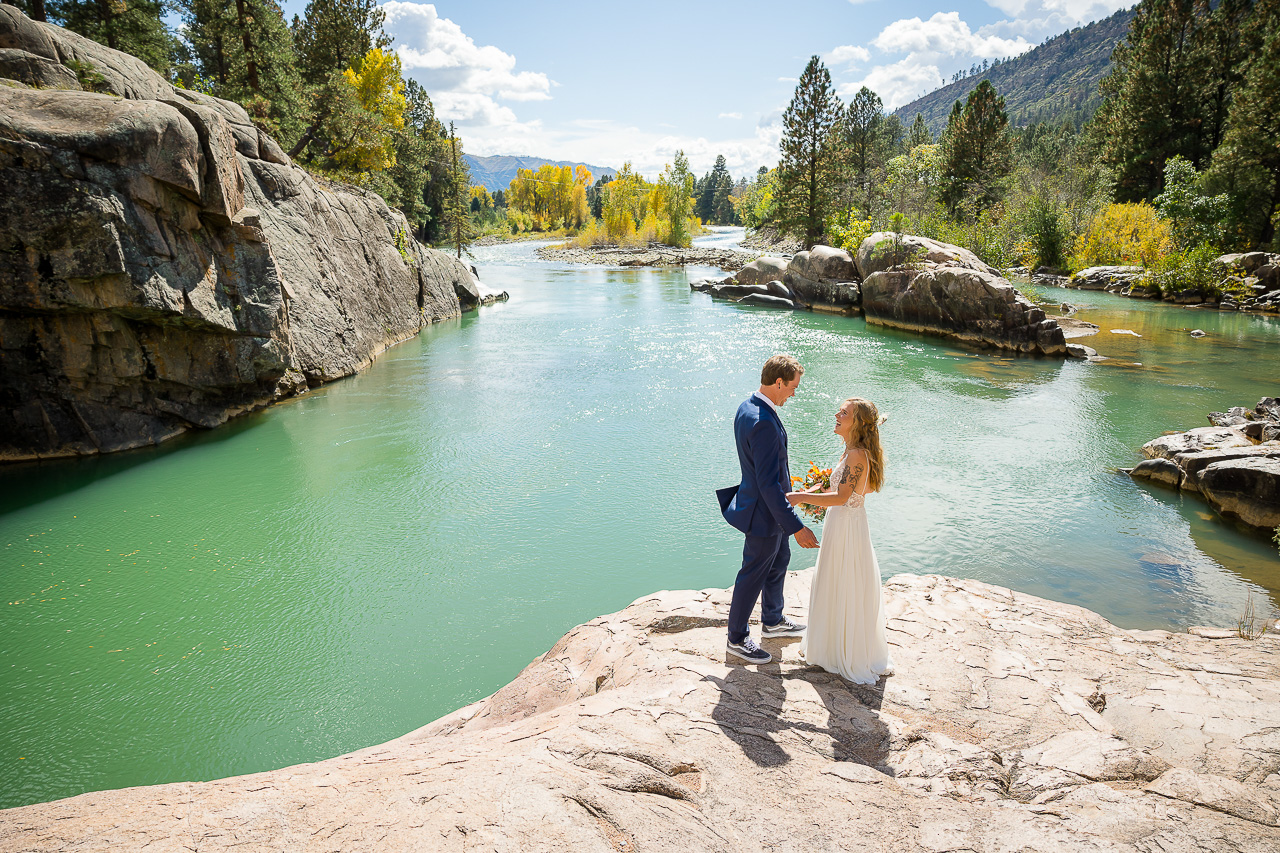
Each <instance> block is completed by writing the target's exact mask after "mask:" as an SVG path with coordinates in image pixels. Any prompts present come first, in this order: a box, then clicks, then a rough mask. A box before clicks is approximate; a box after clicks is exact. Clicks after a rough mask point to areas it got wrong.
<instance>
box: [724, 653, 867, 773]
mask: <svg viewBox="0 0 1280 853" xmlns="http://www.w3.org/2000/svg"><path fill="white" fill-rule="evenodd" d="M704 677H705V678H706V680H708V681H710V682H713V683H714V684H716V685H717V686H718V687H719V688H720V696H719V698H718V699H717V701H716V705H715V707H714V708H713V709H712V711H711V718H712V719H713V720H715V721H716V724H717V725H718V726H719V727H720V730H721V731H723V732H724V733H725V735H726V736H727V737H728V738H729V739H730V740H732V741H733V742H734V743H736V744H737V745H738V747H739V748H740V749H741V750H742V752H743V754H744V755H746V756H747V758H749V759H751V761H753V762H755V763H756V764H757V765H759V766H761V767H779V766H781V765H783V764H786V763H787V762H788V761H790V760H791V755H790V754H789V753H788V752H787V751H786V749H784V748H783V745H782V744H781V743H779V740H778V738H777V735H779V734H782V733H785V732H788V731H790V732H794V733H796V734H797V735H799V736H800V737H801V738H803V739H804V740H805V741H807V742H808V743H809V744H810V746H811V747H813V748H815V749H817V750H818V751H821V752H825V751H826V749H827V748H828V746H827V744H828V742H829V744H830V747H829V748H830V750H831V753H832V755H831V757H832V758H834V760H836V761H854V762H857V763H859V764H865V765H867V766H869V767H874V768H882V767H884V766H885V764H886V761H887V759H888V756H889V740H890V736H889V728H888V726H886V725H885V724H884V722H883V721H882V720H881V719H880V715H879V713H878V712H879V710H880V707H881V705H883V703H884V689H885V678H884V677H883V676H882V677H881V678H880V680H879V681H878V682H877V683H876V684H871V685H860V684H852V683H850V682H848V681H845V680H844V679H843V678H841V677H840V676H838V675H834V674H832V673H829V672H826V671H825V670H823V669H821V668H819V667H816V666H806V667H800V668H794V667H789V668H788V669H787V670H786V671H783V669H782V667H781V666H780V665H779V664H778V663H777V662H776V660H775V662H773V663H768V664H765V665H763V666H759V667H744V666H734V667H733V668H732V669H731V670H729V674H728V675H727V676H726V677H725V678H717V677H715V676H712V675H708V676H704ZM791 681H804V682H807V683H808V684H809V685H811V686H812V687H813V689H814V690H815V691H816V692H817V694H818V698H819V699H820V700H821V702H822V705H823V706H824V707H825V710H826V716H827V719H826V721H825V724H823V722H822V721H821V720H806V719H804V718H803V717H804V710H805V705H806V703H795V704H796V710H797V711H798V712H799V715H798V716H795V717H792V718H789V717H788V715H787V714H784V708H785V706H786V698H787V683H788V682H791Z"/></svg>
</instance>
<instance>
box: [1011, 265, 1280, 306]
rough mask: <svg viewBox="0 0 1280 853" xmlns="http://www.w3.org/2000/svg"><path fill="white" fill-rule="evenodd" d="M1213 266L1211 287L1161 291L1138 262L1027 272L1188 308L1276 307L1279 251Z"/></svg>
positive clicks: (1043, 279) (1038, 279)
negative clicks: (1214, 276)
mask: <svg viewBox="0 0 1280 853" xmlns="http://www.w3.org/2000/svg"><path fill="white" fill-rule="evenodd" d="M1214 263H1215V265H1216V269H1217V270H1218V277H1219V281H1218V286H1217V288H1216V289H1211V288H1210V289H1201V288H1187V289H1185V290H1178V291H1169V292H1163V291H1161V290H1160V288H1159V287H1158V286H1156V285H1155V284H1153V283H1152V282H1151V281H1150V280H1149V279H1148V278H1147V271H1146V270H1145V269H1144V268H1142V267H1137V266H1099V267H1089V268H1088V269H1083V270H1080V271H1079V272H1077V273H1074V274H1073V275H1071V276H1061V275H1053V274H1035V275H1031V274H1030V273H1029V272H1028V271H1026V270H1021V271H1020V272H1022V273H1024V274H1027V275H1029V276H1030V277H1031V279H1032V281H1034V282H1035V283H1037V284H1043V285H1049V286H1054V287H1064V288H1071V289H1075V290H1102V291H1106V292H1107V293H1114V294H1117V295H1119V296H1128V297H1130V298H1132V299H1162V300H1164V301H1165V302H1171V303H1173V304H1175V305H1184V306H1187V307H1189V308H1216V309H1218V310H1222V311H1254V312H1258V313H1264V314H1277V313H1280V254H1269V253H1267V252H1244V253H1237V254H1231V255H1222V256H1221V257H1219V258H1217V260H1216V261H1215V262H1214Z"/></svg>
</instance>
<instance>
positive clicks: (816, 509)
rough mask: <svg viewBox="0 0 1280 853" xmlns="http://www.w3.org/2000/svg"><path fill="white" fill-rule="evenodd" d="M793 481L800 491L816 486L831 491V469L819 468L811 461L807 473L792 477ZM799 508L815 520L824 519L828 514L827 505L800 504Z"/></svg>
mask: <svg viewBox="0 0 1280 853" xmlns="http://www.w3.org/2000/svg"><path fill="white" fill-rule="evenodd" d="M791 482H792V483H793V484H795V487H796V491H798V492H803V491H807V490H809V489H812V488H813V487H814V486H822V489H821V490H820V491H824V492H829V491H831V469H830V468H819V467H818V466H817V465H816V464H814V463H813V462H810V463H809V470H808V471H806V472H805V475H804V476H803V477H792V478H791ZM798 509H799V510H800V511H801V512H802V513H804V514H805V515H807V516H809V517H810V518H812V519H813V520H815V521H822V519H824V518H826V515H827V508H826V507H825V506H814V505H813V504H800V506H799V507H798Z"/></svg>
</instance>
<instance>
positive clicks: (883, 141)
mask: <svg viewBox="0 0 1280 853" xmlns="http://www.w3.org/2000/svg"><path fill="white" fill-rule="evenodd" d="M906 143H907V130H906V128H904V127H903V126H902V117H901V116H899V115H898V114H897V113H889V114H888V115H886V116H885V117H884V121H882V122H880V138H879V139H878V140H877V141H876V147H877V149H878V150H879V156H878V157H877V160H878V162H879V163H881V164H883V163H885V162H886V161H888V160H890V159H892V158H894V157H897V156H898V155H899V154H905V153H906V151H907V149H906Z"/></svg>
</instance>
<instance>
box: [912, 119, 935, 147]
mask: <svg viewBox="0 0 1280 853" xmlns="http://www.w3.org/2000/svg"><path fill="white" fill-rule="evenodd" d="M932 144H933V134H932V133H930V132H929V126H928V125H926V124H925V123H924V113H916V120H915V121H913V122H911V131H910V132H909V133H908V134H907V151H911V150H912V149H914V148H916V147H917V146H919V145H932Z"/></svg>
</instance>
